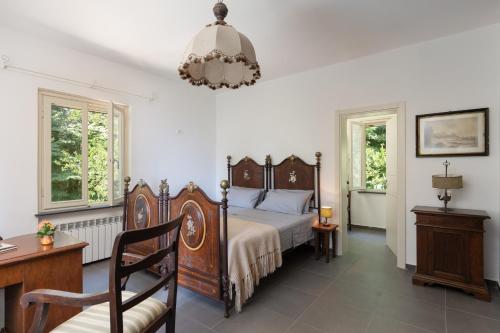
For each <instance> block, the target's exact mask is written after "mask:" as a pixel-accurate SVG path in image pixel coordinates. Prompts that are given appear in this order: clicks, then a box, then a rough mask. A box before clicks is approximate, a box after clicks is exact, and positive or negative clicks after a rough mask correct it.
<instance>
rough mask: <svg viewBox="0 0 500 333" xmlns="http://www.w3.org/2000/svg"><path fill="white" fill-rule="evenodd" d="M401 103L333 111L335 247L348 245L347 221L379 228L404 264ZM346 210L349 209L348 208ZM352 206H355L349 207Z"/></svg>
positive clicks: (403, 109) (403, 175) (399, 262)
mask: <svg viewBox="0 0 500 333" xmlns="http://www.w3.org/2000/svg"><path fill="white" fill-rule="evenodd" d="M404 111H405V108H404V104H402V103H398V104H391V105H383V106H375V107H368V108H362V109H349V110H340V111H337V115H338V124H339V134H340V138H339V139H340V140H339V141H338V152H339V156H338V157H339V159H338V160H339V172H338V186H339V221H340V223H341V226H342V228H341V231H342V237H341V242H340V244H339V248H341V249H342V252H343V251H347V250H348V248H349V237H348V236H349V229H350V228H349V227H350V226H351V225H350V223H349V222H351V224H352V225H360V226H361V227H364V228H370V229H371V231H373V230H384V234H385V243H386V245H387V247H388V248H389V249H390V250H391V251H392V252H393V253H394V255H395V256H396V258H397V266H398V267H400V268H403V269H404V268H405V266H406V241H405V236H406V228H405V208H406V198H405V156H406V155H405V148H406V145H405V112H404ZM349 209H350V212H351V213H353V214H349ZM354 210H356V211H354Z"/></svg>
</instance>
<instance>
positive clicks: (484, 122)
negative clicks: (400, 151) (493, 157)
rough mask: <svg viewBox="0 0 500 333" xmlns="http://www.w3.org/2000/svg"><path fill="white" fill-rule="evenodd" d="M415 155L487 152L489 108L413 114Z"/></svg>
mask: <svg viewBox="0 0 500 333" xmlns="http://www.w3.org/2000/svg"><path fill="white" fill-rule="evenodd" d="M416 153H417V157H453V156H456V157H457V156H488V155H489V108H478V109H470V110H460V111H448V112H440V113H430V114H422V115H417V116H416Z"/></svg>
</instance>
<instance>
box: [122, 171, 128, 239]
mask: <svg viewBox="0 0 500 333" xmlns="http://www.w3.org/2000/svg"><path fill="white" fill-rule="evenodd" d="M123 180H124V181H125V186H124V187H123V225H122V231H125V230H127V206H128V186H129V185H130V177H128V176H127V177H125V178H124V179H123Z"/></svg>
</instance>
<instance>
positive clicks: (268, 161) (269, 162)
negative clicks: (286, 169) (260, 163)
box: [266, 154, 271, 164]
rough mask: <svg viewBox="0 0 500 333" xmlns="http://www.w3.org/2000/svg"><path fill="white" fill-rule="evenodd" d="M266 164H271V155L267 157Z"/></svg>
mask: <svg viewBox="0 0 500 333" xmlns="http://www.w3.org/2000/svg"><path fill="white" fill-rule="evenodd" d="M266 164H271V154H267V155H266Z"/></svg>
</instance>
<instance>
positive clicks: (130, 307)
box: [21, 215, 184, 333]
mask: <svg viewBox="0 0 500 333" xmlns="http://www.w3.org/2000/svg"><path fill="white" fill-rule="evenodd" d="M183 218H184V215H182V216H179V217H178V218H176V219H175V220H172V221H170V222H167V223H164V224H160V225H157V226H154V227H150V228H145V229H140V230H130V231H124V232H121V233H120V234H119V235H118V236H117V237H116V239H115V243H114V246H113V254H112V257H111V263H110V272H109V291H107V292H103V293H98V294H75V293H70V292H64V291H56V290H48V289H39V290H34V291H32V292H29V293H26V294H24V295H23V296H22V297H21V306H22V307H24V308H27V307H29V306H30V305H32V304H36V311H35V317H34V322H33V325H32V327H31V328H30V330H29V333H42V332H43V328H44V326H45V323H46V320H47V313H48V309H49V305H50V304H58V305H64V306H75V307H83V306H90V307H89V308H87V309H85V310H84V311H82V312H80V313H79V314H78V315H76V316H74V317H73V318H71V319H70V320H68V321H66V322H65V323H63V324H61V325H60V326H58V327H57V328H55V330H53V331H52V332H57V333H62V332H65V333H67V332H71V333H80V332H90V331H92V332H96V333H98V332H112V333H123V332H126V333H139V332H140V333H142V332H156V331H157V330H158V329H160V328H161V326H162V325H163V324H165V325H166V332H167V333H174V332H175V310H176V298H177V267H178V244H179V230H180V226H181V223H182V220H183ZM158 237H168V238H169V239H170V240H171V242H170V245H169V246H168V247H162V248H160V249H158V250H156V251H155V252H153V253H151V254H149V255H146V256H144V257H143V258H142V259H141V260H138V261H136V262H134V263H133V264H125V263H124V261H123V253H124V251H125V248H126V247H127V245H130V244H133V243H138V242H144V241H147V240H151V239H153V238H158ZM154 265H165V266H167V267H168V268H169V272H168V273H167V274H166V275H165V276H160V277H159V278H158V279H157V280H156V281H155V283H153V284H151V285H149V286H148V287H147V288H146V289H145V290H143V291H141V292H140V293H137V294H136V293H132V292H128V291H122V287H123V281H124V280H125V279H127V278H128V277H129V276H130V275H131V274H133V273H135V272H137V271H141V270H145V269H148V268H150V267H152V266H154ZM54 269H64V268H63V267H60V268H57V267H54ZM167 284H168V296H167V300H166V302H162V301H159V300H157V299H154V298H152V297H151V296H152V295H153V294H154V293H155V292H157V291H158V290H160V289H161V288H163V287H164V286H166V285H167ZM103 314H104V316H103ZM79 328H81V330H79Z"/></svg>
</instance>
